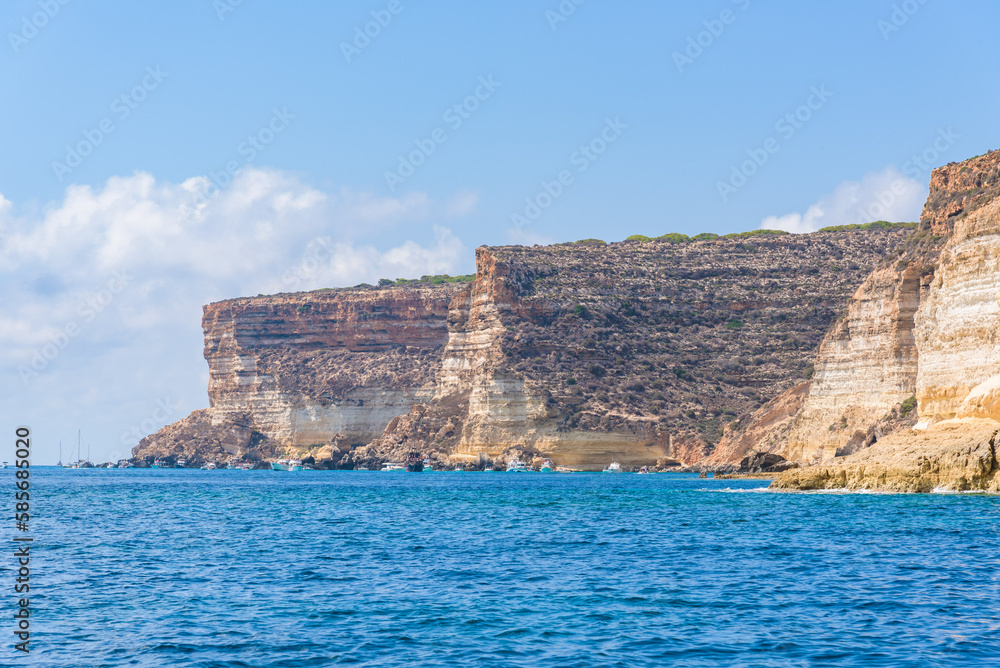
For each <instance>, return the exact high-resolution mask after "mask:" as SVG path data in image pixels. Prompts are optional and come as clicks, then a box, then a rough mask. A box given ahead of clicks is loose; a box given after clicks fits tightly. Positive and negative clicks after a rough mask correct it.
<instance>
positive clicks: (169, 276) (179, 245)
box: [0, 168, 478, 461]
mask: <svg viewBox="0 0 1000 668" xmlns="http://www.w3.org/2000/svg"><path fill="white" fill-rule="evenodd" d="M206 186H207V183H206V181H205V179H204V178H203V177H197V178H192V179H188V180H187V181H184V182H183V183H179V184H178V183H169V182H164V181H158V180H157V179H155V178H154V177H153V176H151V175H149V174H146V173H136V174H135V175H132V176H128V177H115V178H112V179H109V180H108V181H107V182H106V183H104V184H103V186H102V187H100V188H97V189H93V188H90V187H86V186H70V187H69V188H67V190H66V194H65V197H64V198H63V199H62V200H61V201H59V202H53V203H49V204H48V205H46V206H45V207H43V208H41V209H40V210H35V211H27V212H24V213H21V212H18V211H16V207H15V206H14V204H13V203H12V202H11V201H10V200H7V199H6V198H4V197H3V196H2V195H0V248H2V252H0V279H2V280H3V281H4V284H5V285H6V286H8V287H7V290H6V291H5V302H6V304H5V308H4V309H3V312H2V313H0V364H2V366H3V368H4V369H5V370H6V371H7V374H6V378H7V382H6V383H5V384H4V387H3V389H2V390H0V401H3V403H4V404H5V405H6V406H8V407H10V408H11V410H16V411H17V413H18V415H17V419H19V420H28V419H33V424H34V425H37V426H36V431H38V432H40V435H41V436H52V437H54V438H57V437H63V438H65V437H66V436H68V435H66V434H59V435H56V434H45V427H44V425H45V423H47V422H53V421H54V420H53V417H54V416H51V415H46V414H44V412H40V413H38V414H33V412H34V411H44V410H45V409H43V408H42V407H43V406H45V405H50V406H51V405H53V404H55V405H61V406H64V407H66V411H67V412H69V413H74V412H75V413H77V414H78V418H77V421H76V423H77V424H79V423H80V422H85V423H88V424H94V423H95V421H96V423H97V429H98V431H99V433H97V434H91V435H90V436H91V437H93V438H94V439H95V442H94V450H93V452H92V456H93V457H94V458H95V459H98V458H99V460H100V461H105V460H112V459H115V458H116V457H124V456H127V455H128V450H129V449H130V447H131V445H134V444H135V443H136V442H137V441H138V438H139V437H141V436H144V435H146V433H150V431H151V430H150V428H151V427H155V428H159V427H160V426H162V425H163V424H168V423H170V422H173V421H175V420H177V419H180V418H181V417H183V416H184V415H185V414H186V412H187V411H189V410H193V409H195V408H200V407H204V406H205V405H207V397H206V396H205V387H206V383H207V369H206V368H205V364H204V360H203V359H202V358H201V352H200V349H201V327H200V322H201V307H202V305H203V304H206V303H209V302H212V301H217V300H219V299H226V298H230V297H236V296H241V295H254V294H258V293H265V294H270V293H276V292H296V291H303V290H313V289H318V288H323V287H338V286H346V285H356V284H358V283H361V282H368V283H375V282H377V281H378V279H379V278H383V277H386V278H398V277H413V276H420V275H423V274H442V273H451V274H455V273H463V272H464V271H468V270H469V269H470V268H471V264H472V253H471V251H470V250H469V249H467V248H466V247H465V245H464V244H463V243H462V241H461V240H460V239H459V238H458V237H457V236H455V235H454V234H453V233H452V232H451V231H450V230H449V229H448V228H447V227H445V226H444V225H443V224H440V223H438V222H436V221H441V220H444V219H448V218H451V219H454V218H456V217H460V216H463V215H468V214H470V213H472V212H473V211H474V210H475V208H476V204H477V201H478V195H476V194H475V193H469V192H460V193H457V194H455V195H454V196H453V197H452V198H450V199H449V200H448V201H443V202H440V203H438V202H435V201H432V200H431V199H430V198H429V197H427V196H426V195H424V194H420V193H414V194H409V195H406V196H401V197H381V196H375V195H372V194H369V193H363V192H356V191H354V190H351V189H347V188H344V189H341V190H339V191H336V192H323V191H320V190H317V189H315V188H313V187H310V186H308V185H306V184H304V183H303V182H302V181H301V179H299V178H298V177H296V176H294V175H290V174H288V173H284V172H281V171H277V170H271V169H256V168H250V169H246V170H245V171H243V172H242V173H241V174H240V175H239V177H238V178H237V179H236V180H235V181H234V182H233V183H232V184H231V185H230V186H229V187H228V188H227V189H225V190H222V191H218V192H217V193H215V194H214V196H210V197H207V196H205V194H204V193H205V192H206ZM404 235H405V236H404ZM421 236H423V237H425V238H424V239H422V240H421V239H419V237H421ZM407 237H410V238H409V239H408V240H406V241H402V242H400V241H399V240H400V239H406V238H407ZM414 237H417V238H414ZM384 238H392V239H394V240H396V241H394V242H393V244H392V245H390V246H389V247H385V246H383V245H382V244H379V243H378V240H379V239H384ZM81 378H83V379H87V383H86V386H85V387H83V388H81V386H80V385H81V384H80V380H79V379H81ZM109 405H113V406H115V409H116V411H117V413H118V414H116V415H110V414H108V410H107V407H108V406H109ZM123 416H125V417H123ZM73 417H74V416H73V415H61V416H59V418H60V419H62V418H69V419H70V421H72V418H73ZM71 423H72V422H71ZM155 428H154V429H152V430H154V431H155ZM68 456H69V455H68V454H67V453H64V457H66V458H68ZM52 459H53V460H54V459H55V457H52Z"/></svg>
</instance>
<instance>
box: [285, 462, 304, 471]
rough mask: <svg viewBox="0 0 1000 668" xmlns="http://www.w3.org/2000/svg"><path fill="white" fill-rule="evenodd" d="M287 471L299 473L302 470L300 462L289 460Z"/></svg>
mask: <svg viewBox="0 0 1000 668" xmlns="http://www.w3.org/2000/svg"><path fill="white" fill-rule="evenodd" d="M288 470H289V471H301V470H302V460H301V459H289V460H288Z"/></svg>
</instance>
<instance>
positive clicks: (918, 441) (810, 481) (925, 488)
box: [771, 419, 1000, 493]
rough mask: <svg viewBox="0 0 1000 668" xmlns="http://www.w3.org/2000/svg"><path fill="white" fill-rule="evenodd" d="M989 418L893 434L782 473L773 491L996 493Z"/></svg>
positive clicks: (997, 426) (997, 473)
mask: <svg viewBox="0 0 1000 668" xmlns="http://www.w3.org/2000/svg"><path fill="white" fill-rule="evenodd" d="M998 431H1000V423H998V422H996V421H994V420H975V419H964V420H951V421H946V422H941V423H939V424H936V425H934V426H932V427H931V428H930V429H928V430H926V431H923V432H897V433H895V434H892V435H890V436H887V437H886V438H884V439H882V440H881V441H879V442H878V443H876V444H875V445H873V446H872V447H870V448H867V449H865V450H862V451H860V452H858V453H856V454H854V455H851V456H850V457H846V458H844V459H842V460H839V461H836V462H834V463H830V464H824V465H819V466H811V467H807V468H802V469H794V470H791V471H786V472H785V473H782V474H781V475H780V476H779V477H778V478H777V479H775V481H774V482H773V483H771V487H772V488H774V489H792V490H817V489H851V490H858V489H865V490H872V491H880V492H923V493H926V492H932V491H935V490H937V491H968V490H983V491H991V492H997V491H1000V465H998V463H997V456H996V437H997V432H998Z"/></svg>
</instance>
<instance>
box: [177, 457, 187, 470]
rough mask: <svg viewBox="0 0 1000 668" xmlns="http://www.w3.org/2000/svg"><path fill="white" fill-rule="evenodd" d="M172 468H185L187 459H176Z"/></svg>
mask: <svg viewBox="0 0 1000 668" xmlns="http://www.w3.org/2000/svg"><path fill="white" fill-rule="evenodd" d="M174 468H179V469H183V468H187V460H186V459H178V460H177V463H176V464H174Z"/></svg>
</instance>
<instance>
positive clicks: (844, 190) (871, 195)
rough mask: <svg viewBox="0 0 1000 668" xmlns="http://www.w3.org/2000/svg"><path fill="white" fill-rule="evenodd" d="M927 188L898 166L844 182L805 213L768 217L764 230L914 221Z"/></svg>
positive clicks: (805, 230) (801, 230)
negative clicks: (857, 179)
mask: <svg viewBox="0 0 1000 668" xmlns="http://www.w3.org/2000/svg"><path fill="white" fill-rule="evenodd" d="M927 193H928V186H927V184H926V183H923V182H921V181H918V180H916V179H914V178H911V177H910V176H907V175H904V174H902V173H901V172H900V171H899V170H897V169H896V168H895V167H887V168H886V169H884V170H882V171H881V172H872V173H871V174H867V175H866V176H865V177H864V178H862V179H861V180H860V181H844V182H843V183H841V184H840V185H838V186H837V187H836V188H834V190H833V192H831V193H828V194H826V195H823V196H822V197H820V199H819V200H818V201H817V202H815V203H814V204H812V205H810V206H809V207H808V208H807V209H806V211H805V213H799V212H793V213H787V214H785V215H782V216H768V217H766V218H764V220H762V221H761V223H760V227H761V229H768V230H784V231H786V232H792V233H794V234H805V233H808V232H815V231H817V230H819V229H821V228H824V227H832V226H834V225H853V224H864V223H873V222H875V221H878V220H887V221H889V222H892V223H903V222H915V221H917V220H919V219H920V211H921V209H922V208H923V205H924V200H926V199H927Z"/></svg>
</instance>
